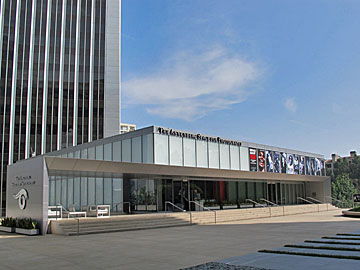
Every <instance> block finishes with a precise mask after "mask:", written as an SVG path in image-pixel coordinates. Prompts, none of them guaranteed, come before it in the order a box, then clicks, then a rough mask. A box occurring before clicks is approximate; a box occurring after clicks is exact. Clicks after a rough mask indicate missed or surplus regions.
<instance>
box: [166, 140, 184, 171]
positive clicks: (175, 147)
mask: <svg viewBox="0 0 360 270" xmlns="http://www.w3.org/2000/svg"><path fill="white" fill-rule="evenodd" d="M169 142H170V165H177V166H182V165H183V151H182V139H181V138H178V137H172V136H170V137H169Z"/></svg>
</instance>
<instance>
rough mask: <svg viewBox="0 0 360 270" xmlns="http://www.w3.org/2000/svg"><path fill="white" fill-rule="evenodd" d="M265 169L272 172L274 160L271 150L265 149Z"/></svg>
mask: <svg viewBox="0 0 360 270" xmlns="http://www.w3.org/2000/svg"><path fill="white" fill-rule="evenodd" d="M266 171H267V172H274V160H273V152H272V151H266Z"/></svg>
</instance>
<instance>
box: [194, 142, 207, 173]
mask: <svg viewBox="0 0 360 270" xmlns="http://www.w3.org/2000/svg"><path fill="white" fill-rule="evenodd" d="M196 164H197V167H202V168H208V149H207V142H205V141H196Z"/></svg>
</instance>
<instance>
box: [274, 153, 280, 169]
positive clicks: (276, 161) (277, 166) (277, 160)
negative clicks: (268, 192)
mask: <svg viewBox="0 0 360 270" xmlns="http://www.w3.org/2000/svg"><path fill="white" fill-rule="evenodd" d="M273 161H274V172H275V173H281V156H280V153H279V152H273Z"/></svg>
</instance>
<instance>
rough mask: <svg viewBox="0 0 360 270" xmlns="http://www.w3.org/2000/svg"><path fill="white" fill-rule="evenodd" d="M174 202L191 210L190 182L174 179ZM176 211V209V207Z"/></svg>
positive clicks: (182, 207)
mask: <svg viewBox="0 0 360 270" xmlns="http://www.w3.org/2000/svg"><path fill="white" fill-rule="evenodd" d="M173 194H174V196H173V199H174V201H173V203H174V204H175V205H176V206H178V207H180V208H181V209H184V210H186V211H188V210H189V191H188V182H187V181H186V182H185V181H183V180H174V181H173ZM174 211H175V209H174Z"/></svg>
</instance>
